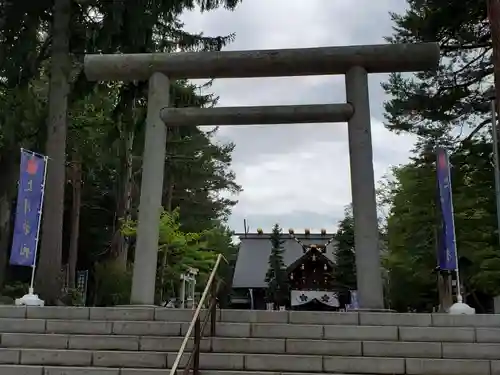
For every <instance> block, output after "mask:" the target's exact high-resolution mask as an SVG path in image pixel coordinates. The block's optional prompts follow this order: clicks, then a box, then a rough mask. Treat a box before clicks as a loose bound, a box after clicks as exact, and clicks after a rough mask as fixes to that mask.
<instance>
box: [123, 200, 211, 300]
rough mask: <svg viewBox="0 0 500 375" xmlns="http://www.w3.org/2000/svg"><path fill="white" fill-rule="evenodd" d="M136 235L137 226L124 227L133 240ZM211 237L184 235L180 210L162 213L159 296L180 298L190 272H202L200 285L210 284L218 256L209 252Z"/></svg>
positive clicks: (135, 224) (199, 276)
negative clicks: (177, 295)
mask: <svg viewBox="0 0 500 375" xmlns="http://www.w3.org/2000/svg"><path fill="white" fill-rule="evenodd" d="M136 231H137V222H135V221H130V222H127V223H125V224H124V227H123V232H124V234H125V235H126V236H129V237H133V236H135V235H136ZM210 235H211V233H210V231H205V232H199V233H185V232H183V231H182V230H181V225H180V222H179V210H178V209H176V210H174V211H172V212H168V211H163V212H162V213H161V216H160V239H159V248H158V258H159V267H158V271H157V272H158V273H157V278H158V281H157V288H158V289H159V290H158V295H160V296H162V297H164V298H163V300H165V299H166V298H170V297H174V296H175V295H176V293H177V292H178V290H179V289H178V288H179V284H180V282H179V280H180V277H181V275H182V274H183V273H185V272H186V271H187V270H188V269H189V268H195V269H198V270H199V274H198V277H197V280H198V282H199V284H201V285H203V284H204V282H206V280H207V279H208V275H209V274H210V272H211V271H212V269H213V266H214V264H215V260H216V258H217V254H218V253H217V252H215V251H213V250H212V249H209V248H208V242H207V241H206V238H207V237H209V236H210ZM214 235H215V234H212V236H214ZM165 297H166V298H165Z"/></svg>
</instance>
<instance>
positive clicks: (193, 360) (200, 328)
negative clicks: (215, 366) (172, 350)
mask: <svg viewBox="0 0 500 375" xmlns="http://www.w3.org/2000/svg"><path fill="white" fill-rule="evenodd" d="M222 260H224V261H225V262H226V263H228V261H227V259H226V258H225V257H224V256H223V255H222V254H219V255H218V256H217V260H216V261H215V265H214V268H213V269H212V272H211V273H210V277H209V278H208V281H207V285H206V286H205V290H203V294H202V296H201V299H200V301H199V303H198V307H197V308H196V311H195V312H194V315H193V319H191V323H190V324H189V328H188V330H187V332H186V335H185V336H184V340H182V344H181V347H180V349H179V352H178V353H177V357H175V361H174V364H173V365H172V368H171V369H170V375H175V374H176V372H177V368H178V367H179V363H180V361H181V358H182V355H183V354H184V350H185V349H186V346H187V343H188V341H189V338H190V337H191V333H192V332H193V329H194V343H193V351H192V352H191V355H190V356H189V359H188V361H187V363H186V366H185V368H184V374H186V375H187V374H188V373H189V372H190V370H191V365H193V375H198V372H199V362H200V342H201V339H202V337H203V332H204V331H205V325H206V323H207V322H208V318H210V319H211V322H210V323H211V324H210V336H215V327H216V322H217V320H216V318H217V317H216V311H217V299H216V296H217V292H218V289H219V286H220V282H217V283H216V284H214V280H215V275H216V273H217V270H218V268H219V265H220V263H221V261H222ZM210 290H211V292H212V293H211V294H212V296H211V297H212V300H211V302H210V306H209V307H208V314H207V315H206V316H205V319H204V321H203V324H200V323H201V322H200V312H201V309H202V306H203V305H204V304H205V300H206V299H207V296H208V293H209V291H210Z"/></svg>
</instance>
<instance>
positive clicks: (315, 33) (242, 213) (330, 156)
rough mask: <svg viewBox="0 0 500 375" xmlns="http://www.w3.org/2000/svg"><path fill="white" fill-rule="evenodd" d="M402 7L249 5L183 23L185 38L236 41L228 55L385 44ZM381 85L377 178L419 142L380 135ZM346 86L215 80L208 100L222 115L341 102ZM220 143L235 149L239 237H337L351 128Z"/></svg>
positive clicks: (390, 2) (289, 129)
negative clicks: (276, 228) (197, 35)
mask: <svg viewBox="0 0 500 375" xmlns="http://www.w3.org/2000/svg"><path fill="white" fill-rule="evenodd" d="M405 4H406V2H405V1H404V0H377V1H373V0H354V1H341V0H330V1H324V0H307V1H304V0H244V1H243V3H242V4H241V5H240V6H239V8H237V10H236V11H235V12H228V11H225V10H220V11H216V12H212V13H205V14H200V13H199V12H190V13H187V14H186V15H185V16H184V21H185V23H186V28H187V29H188V30H189V31H195V32H201V31H203V32H204V33H205V34H206V35H212V36H216V35H227V34H230V33H235V34H236V40H235V41H234V42H233V43H232V44H231V45H230V46H228V47H227V48H226V49H227V50H245V49H273V48H298V47H319V46H341V45H349V44H377V43H383V42H384V40H383V37H384V36H387V35H390V34H391V21H390V18H389V12H390V11H394V12H401V11H403V10H404V9H405ZM386 78H387V77H386V76H385V75H372V76H371V77H370V100H371V115H372V137H373V150H374V168H375V177H376V179H377V180H378V179H380V178H381V177H382V176H383V175H385V174H386V173H387V172H388V171H389V168H390V166H391V165H397V164H401V163H404V162H406V161H407V159H408V155H409V151H410V149H411V147H412V145H413V142H414V139H413V138H412V137H410V136H401V135H400V136H397V135H395V134H392V133H390V132H388V131H387V130H385V129H384V126H383V124H382V121H383V108H382V103H383V102H384V100H386V99H387V97H386V96H385V94H384V92H383V90H382V89H381V87H380V82H381V81H384V80H385V79H386ZM344 90H345V87H344V77H343V76H328V77H325V76H319V77H293V78H292V77H290V78H289V77H285V78H264V79H232V80H217V81H216V82H215V84H214V85H213V86H212V88H211V91H213V92H215V93H216V94H217V95H219V96H220V104H219V105H221V106H245V105H275V104H323V103H339V102H345V91H344ZM219 139H220V140H221V141H232V142H234V143H235V144H236V150H235V152H234V164H233V168H234V170H235V172H236V175H237V182H238V183H239V184H241V185H242V186H243V189H244V192H243V193H242V194H241V195H240V196H239V198H238V199H239V203H238V205H237V206H236V207H235V209H234V211H233V215H232V217H231V220H230V225H231V227H232V229H233V230H235V231H237V232H241V231H243V219H245V218H246V219H247V222H248V223H249V225H250V230H251V231H256V229H257V228H263V229H264V230H265V231H267V230H269V229H270V228H271V227H272V225H273V224H274V223H276V222H277V223H279V224H280V225H281V226H282V227H283V228H289V227H292V228H296V229H297V230H298V231H303V229H304V228H311V229H312V230H318V231H319V229H320V228H326V229H328V230H329V231H333V230H334V229H335V228H336V223H337V221H338V220H340V219H342V217H343V211H344V207H345V206H346V205H348V204H349V203H350V202H351V192H350V176H349V174H350V173H349V160H348V145H347V124H343V123H335V124H297V125H271V126H258V125H254V126H244V127H243V126H238V127H236V126H228V127H222V128H221V129H220V131H219Z"/></svg>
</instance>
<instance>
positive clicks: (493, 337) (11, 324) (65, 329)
mask: <svg viewBox="0 0 500 375" xmlns="http://www.w3.org/2000/svg"><path fill="white" fill-rule="evenodd" d="M188 327H189V323H187V322H184V323H180V322H160V321H89V320H62V319H59V320H45V319H11V318H4V319H0V332H4V333H50V334H67V335H68V334H74V335H126V336H168V337H181V336H184V335H185V334H186V332H187V330H188ZM208 334H209V327H208V325H207V327H206V331H205V335H208ZM216 335H217V336H221V337H240V338H244V337H252V338H294V339H313V340H321V339H327V340H344V341H348V340H357V341H408V342H414V341H425V342H433V341H434V342H469V343H472V342H480V343H495V342H497V343H500V328H481V327H477V328H474V327H403V326H401V327H396V326H350V325H324V326H323V325H308V324H278V323H276V324H275V323H262V324H261V323H222V322H221V323H217V331H216Z"/></svg>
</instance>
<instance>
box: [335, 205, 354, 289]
mask: <svg viewBox="0 0 500 375" xmlns="http://www.w3.org/2000/svg"><path fill="white" fill-rule="evenodd" d="M335 240H336V241H337V249H336V251H335V258H336V259H335V267H334V274H335V279H336V281H337V282H338V283H339V284H340V285H341V286H342V288H345V289H347V290H355V289H356V256H355V254H354V219H353V217H352V213H351V211H350V209H346V211H345V216H344V218H343V219H342V220H341V221H340V222H339V227H338V229H337V232H336V233H335Z"/></svg>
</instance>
